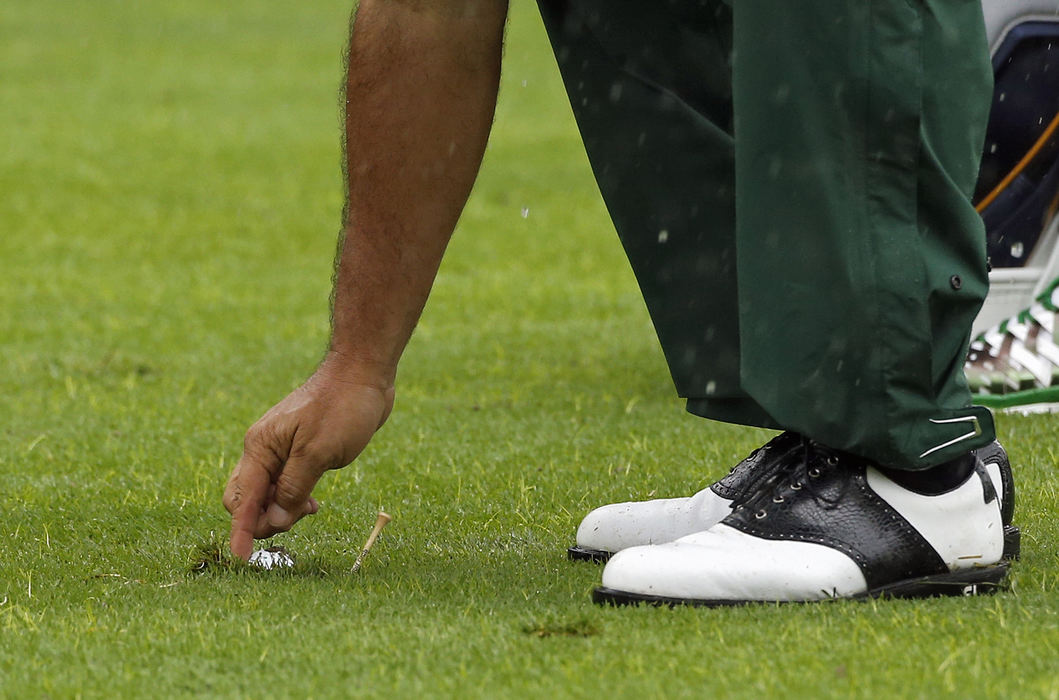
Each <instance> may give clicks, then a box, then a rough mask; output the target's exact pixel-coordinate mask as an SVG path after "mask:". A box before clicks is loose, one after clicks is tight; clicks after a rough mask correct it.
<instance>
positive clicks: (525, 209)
mask: <svg viewBox="0 0 1059 700" xmlns="http://www.w3.org/2000/svg"><path fill="white" fill-rule="evenodd" d="M522 218H523V219H526V218H529V207H522Z"/></svg>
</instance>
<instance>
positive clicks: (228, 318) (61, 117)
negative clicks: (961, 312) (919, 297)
mask: <svg viewBox="0 0 1059 700" xmlns="http://www.w3.org/2000/svg"><path fill="white" fill-rule="evenodd" d="M349 10H350V6H349V0H320V1H318V2H304V3H270V2H251V1H250V0H230V1H229V2H207V1H206V0H172V1H170V2H156V1H150V2H139V3H134V2H117V1H116V0H65V1H63V2H60V1H58V0H33V1H32V2H29V1H17V0H16V1H13V2H6V3H4V4H3V6H2V7H0V261H2V263H3V268H2V274H0V515H2V518H0V696H3V697H9V698H23V697H29V698H37V697H41V698H43V697H49V698H64V697H80V696H85V697H103V696H124V697H131V696H139V697H152V696H153V697H167V696H180V695H205V696H219V697H251V698H258V697H328V696H331V697H345V696H375V697H393V698H407V697H416V696H425V697H437V696H441V697H483V698H486V697H490V698H491V697H568V696H569V697H590V698H606V697H635V698H668V697H674V696H686V697H747V698H763V697H772V696H781V697H792V698H794V697H813V696H820V695H823V696H838V697H849V696H855V697H864V698H887V697H923V698H929V697H935V696H951V697H959V698H967V697H983V698H999V697H1011V698H1036V697H1045V698H1047V697H1051V698H1055V697H1059V560H1057V554H1056V552H1057V543H1059V533H1057V530H1059V528H1057V526H1056V520H1055V513H1056V503H1057V502H1059V495H1057V489H1056V483H1057V482H1059V476H1057V475H1056V472H1055V468H1056V461H1057V453H1059V447H1057V445H1059V442H1057V440H1056V437H1057V427H1059V417H1049V416H1036V417H1012V416H1001V417H1000V418H999V419H998V420H999V425H1000V431H1001V437H1002V439H1003V440H1004V441H1005V442H1006V444H1007V446H1008V449H1009V451H1010V454H1011V457H1012V462H1013V463H1014V465H1015V472H1016V477H1017V479H1018V486H1019V488H1020V493H1019V506H1018V511H1017V515H1016V519H1017V523H1018V524H1019V525H1021V526H1022V527H1023V533H1024V534H1023V559H1022V561H1021V562H1019V563H1018V565H1017V566H1016V567H1015V569H1014V573H1013V576H1012V577H1011V583H1012V588H1011V590H1010V591H1009V592H1006V593H1003V594H1000V595H997V596H995V597H983V598H978V599H965V600H964V599H958V600H954V599H949V600H927V601H914V602H907V601H906V602H874V603H847V602H840V603H834V604H821V605H791V606H786V607H783V606H779V607H777V606H753V607H744V608H738V609H728V610H692V609H679V610H668V609H653V608H651V609H603V608H599V607H596V606H594V605H592V604H591V602H590V600H589V592H590V591H591V589H592V587H593V586H595V585H598V582H599V575H600V569H599V568H598V567H596V566H593V565H587V564H579V563H571V562H568V561H567V560H566V557H565V548H566V546H567V545H568V544H570V543H571V542H572V538H573V533H574V529H575V527H576V525H577V523H578V521H579V519H580V517H581V516H582V515H583V514H584V513H585V512H586V511H587V510H589V509H590V508H591V507H593V506H595V505H598V504H601V503H605V502H611V501H615V500H627V499H639V498H646V497H649V496H652V495H659V496H661V495H680V494H685V493H688V492H690V491H691V490H695V489H698V488H701V487H702V486H703V485H705V484H706V483H708V482H709V481H710V480H711V479H713V478H716V477H718V476H720V475H722V474H723V473H725V472H726V471H727V469H728V467H729V466H730V465H731V464H733V463H734V462H735V461H737V460H738V459H740V458H742V457H743V456H744V455H745V454H746V453H747V452H749V451H750V450H751V449H752V448H754V447H756V446H757V445H758V444H760V443H761V442H763V441H764V440H765V439H766V438H767V437H768V436H769V433H767V432H765V431H761V430H751V429H744V428H738V427H734V426H726V425H715V424H709V423H707V422H705V421H702V420H699V419H696V418H694V417H692V416H689V415H687V414H686V413H685V412H684V411H683V406H682V403H681V402H680V401H679V400H678V399H676V398H675V396H674V392H673V389H672V387H671V385H670V381H669V375H668V372H667V370H666V367H665V364H664V362H663V359H662V356H661V352H660V350H659V349H658V345H657V341H656V340H655V338H654V334H653V332H652V329H651V324H650V321H649V319H648V317H647V313H646V311H645V309H644V306H643V302H642V300H641V299H640V296H639V293H638V291H637V289H636V284H635V281H634V279H633V277H632V274H631V272H630V270H629V267H628V264H627V262H626V261H625V259H624V256H623V254H622V252H621V249H620V246H619V245H618V243H617V240H616V238H615V236H614V234H613V232H612V230H611V226H610V223H609V220H608V218H607V216H606V213H605V211H604V209H603V206H602V204H601V201H600V198H599V195H598V192H597V190H596V187H595V184H594V183H593V181H592V179H591V174H590V172H589V169H588V165H587V160H586V158H585V156H584V154H583V152H582V150H581V145H580V140H579V137H578V135H577V131H576V129H575V127H574V123H573V119H572V117H571V115H570V112H569V108H568V106H567V104H566V102H565V95H564V92H563V89H562V85H561V84H560V81H559V76H558V72H557V69H556V67H555V64H554V61H553V59H552V56H551V54H550V51H549V49H548V45H547V41H546V39H545V36H544V33H543V30H542V27H541V25H540V19H539V17H538V16H537V15H536V10H535V7H534V5H533V4H532V3H530V2H527V1H525V0H516V2H515V3H514V7H513V8H512V18H511V22H510V26H509V32H508V45H507V49H506V59H505V60H506V64H505V68H504V77H503V85H502V89H501V101H500V105H499V108H498V113H497V119H496V127H495V130H494V136H493V140H492V142H491V145H490V147H489V151H488V153H487V156H486V162H485V165H484V168H483V171H482V174H481V177H480V178H479V181H478V184H477V186H476V189H475V192H474V195H473V197H472V199H471V201H470V203H469V204H468V206H467V209H466V211H465V212H464V216H463V219H462V221H461V224H460V227H459V230H458V231H457V233H456V237H455V239H454V240H453V243H452V246H451V249H450V253H449V255H448V257H447V258H446V260H445V263H444V265H443V267H442V270H441V275H440V277H439V279H438V281H437V285H436V288H435V292H434V295H433V297H432V299H431V301H430V303H429V305H428V307H427V310H426V314H425V315H424V317H423V320H422V324H421V325H420V327H419V329H418V331H417V333H416V335H415V337H414V339H413V341H412V344H411V346H410V347H409V350H408V353H407V355H406V358H405V361H404V364H403V365H402V370H401V374H400V379H399V385H398V394H397V407H396V411H395V413H394V414H393V417H392V418H391V420H390V422H389V423H388V424H387V426H386V427H385V429H384V430H383V431H382V432H381V433H380V434H379V435H378V437H377V440H376V441H375V442H374V443H373V444H372V445H371V446H370V447H369V449H368V451H367V452H366V453H365V454H364V456H363V457H362V458H361V459H360V460H359V461H358V462H357V463H355V464H354V465H352V466H350V467H349V468H347V469H345V470H344V471H341V472H336V473H334V474H331V475H329V476H327V477H326V478H325V480H324V481H323V482H321V485H320V488H319V489H318V493H317V495H318V496H319V498H320V500H321V502H322V510H321V512H320V514H319V515H317V516H316V517H315V518H312V519H309V520H307V521H306V522H304V523H303V524H302V525H300V526H299V527H298V529H297V531H296V532H294V533H288V534H287V535H284V536H281V537H277V538H275V540H274V542H275V543H276V544H282V545H283V546H285V547H287V548H288V549H289V550H291V551H293V552H294V553H295V554H296V555H297V556H298V557H299V561H298V565H297V566H296V567H295V569H293V570H292V571H287V572H262V571H254V570H249V569H247V568H246V567H242V566H234V565H232V563H231V560H230V559H229V558H228V557H227V555H226V554H224V552H225V551H226V545H227V543H226V536H227V527H228V518H227V513H226V512H225V511H224V509H223V508H222V506H221V502H220V501H221V491H222V488H223V485H224V480H225V478H226V476H227V473H228V470H229V469H230V468H231V466H232V464H233V462H234V461H235V460H236V459H237V458H238V456H239V454H240V448H241V444H242V435H243V431H244V430H245V429H246V428H247V426H249V425H250V424H251V423H252V422H253V421H254V420H255V419H256V418H257V417H258V416H259V415H260V414H261V413H262V412H263V411H264V410H266V409H267V408H268V407H269V406H271V405H272V404H273V403H274V402H275V401H277V400H278V399H280V398H282V397H283V396H284V395H285V394H286V392H288V391H289V390H290V389H292V388H293V387H295V386H296V385H297V384H298V383H299V382H300V381H301V380H302V379H303V378H305V377H306V376H307V375H308V374H309V373H310V372H311V371H312V369H313V368H314V366H315V363H316V362H317V361H318V360H319V359H320V357H321V356H322V352H323V349H324V347H325V343H326V338H327V332H328V307H327V304H328V294H329V290H330V277H331V261H332V255H333V252H334V246H335V237H336V232H337V230H338V223H339V215H340V208H341V205H342V201H341V186H340V184H341V183H340V169H339V162H340V156H339V117H338V106H337V103H338V97H337V95H338V85H339V82H340V79H341V71H342V67H341V54H342V51H343V47H344V44H345V32H346V23H347V19H348V13H349ZM380 508H384V509H386V510H387V511H388V512H390V513H391V514H392V515H393V516H394V522H393V523H392V524H391V525H390V526H389V527H388V528H387V530H386V531H385V532H384V534H383V536H382V537H381V538H380V540H379V541H378V543H377V544H376V547H375V549H374V550H373V552H372V554H371V556H370V557H369V558H368V560H367V562H366V564H365V566H364V568H363V569H362V570H361V571H360V572H359V573H358V574H356V575H351V574H350V573H349V569H350V567H351V566H352V564H353V561H354V559H355V558H356V555H357V553H358V551H359V548H360V546H361V544H362V543H363V541H364V539H365V537H366V536H367V534H368V531H369V530H370V528H371V525H372V523H373V522H374V519H375V513H376V511H377V510H378V509H380ZM218 552H220V553H221V554H220V555H218Z"/></svg>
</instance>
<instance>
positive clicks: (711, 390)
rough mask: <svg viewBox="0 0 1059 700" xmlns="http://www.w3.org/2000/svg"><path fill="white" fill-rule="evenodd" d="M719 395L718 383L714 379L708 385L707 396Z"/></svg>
mask: <svg viewBox="0 0 1059 700" xmlns="http://www.w3.org/2000/svg"><path fill="white" fill-rule="evenodd" d="M716 393H717V382H715V381H713V380H712V379H711V380H710V381H709V382H708V383H707V384H706V395H707V396H713V395H714V394H716Z"/></svg>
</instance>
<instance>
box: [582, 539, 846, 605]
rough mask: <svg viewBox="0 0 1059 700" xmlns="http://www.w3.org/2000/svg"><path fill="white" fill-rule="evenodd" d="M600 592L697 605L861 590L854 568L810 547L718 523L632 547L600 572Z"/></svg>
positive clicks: (815, 546) (821, 596) (811, 597)
mask: <svg viewBox="0 0 1059 700" xmlns="http://www.w3.org/2000/svg"><path fill="white" fill-rule="evenodd" d="M603 586H604V587H605V588H609V589H613V590H617V591H623V592H626V593H633V594H638V595H646V596H658V597H663V598H673V599H680V600H700V601H718V602H723V601H733V602H736V601H749V600H758V601H808V600H821V599H824V598H832V597H849V596H854V595H857V594H860V593H863V592H865V591H866V590H867V583H866V581H865V579H864V575H863V573H862V572H861V570H860V568H859V567H858V566H857V564H856V563H855V562H854V561H853V560H852V559H850V558H849V557H847V556H846V555H845V554H843V553H841V552H839V551H838V550H835V549H832V548H830V547H825V546H823V545H818V544H814V543H810V542H790V541H782V540H767V539H761V538H758V537H753V536H751V535H747V534H745V533H743V532H740V531H738V530H735V529H734V528H731V527H728V526H727V525H717V526H715V527H713V528H711V529H710V530H708V531H706V532H699V533H695V534H693V535H689V536H686V537H682V538H680V539H678V540H676V541H675V542H670V543H668V544H662V545H654V546H644V547H633V548H631V549H626V550H624V551H621V552H619V553H618V554H616V555H615V556H614V557H613V558H612V559H611V560H610V562H609V563H608V564H607V566H606V568H605V569H604V570H603Z"/></svg>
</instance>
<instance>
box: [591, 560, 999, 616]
mask: <svg viewBox="0 0 1059 700" xmlns="http://www.w3.org/2000/svg"><path fill="white" fill-rule="evenodd" d="M1007 573H1008V564H1006V563H1000V564H998V565H996V566H991V567H987V568H981V569H968V570H966V571H957V572H952V573H948V574H937V575H934V576H921V577H919V578H912V579H906V580H904V581H898V582H896V583H890V584H887V585H885V586H879V587H878V588H873V589H871V590H869V591H866V592H864V593H861V594H859V595H855V596H851V597H850V598H848V599H847V598H839V597H835V598H824V599H822V601H821V602H827V601H832V600H871V599H876V598H935V597H939V596H977V595H991V594H993V593H996V592H997V591H999V590H1000V589H1001V587H1002V584H1003V581H1004V578H1005V577H1006V576H1007ZM592 602H593V603H596V604H597V605H610V606H612V607H623V606H628V605H653V606H655V607H661V606H666V607H670V608H673V607H677V606H690V607H695V608H722V607H733V606H737V605H753V604H769V605H774V604H777V603H805V602H816V601H789V600H701V599H697V598H669V597H666V596H653V595H645V594H642V593H629V592H628V591H619V590H616V589H614V588H605V587H602V586H601V587H599V588H596V589H595V590H593V591H592Z"/></svg>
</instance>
